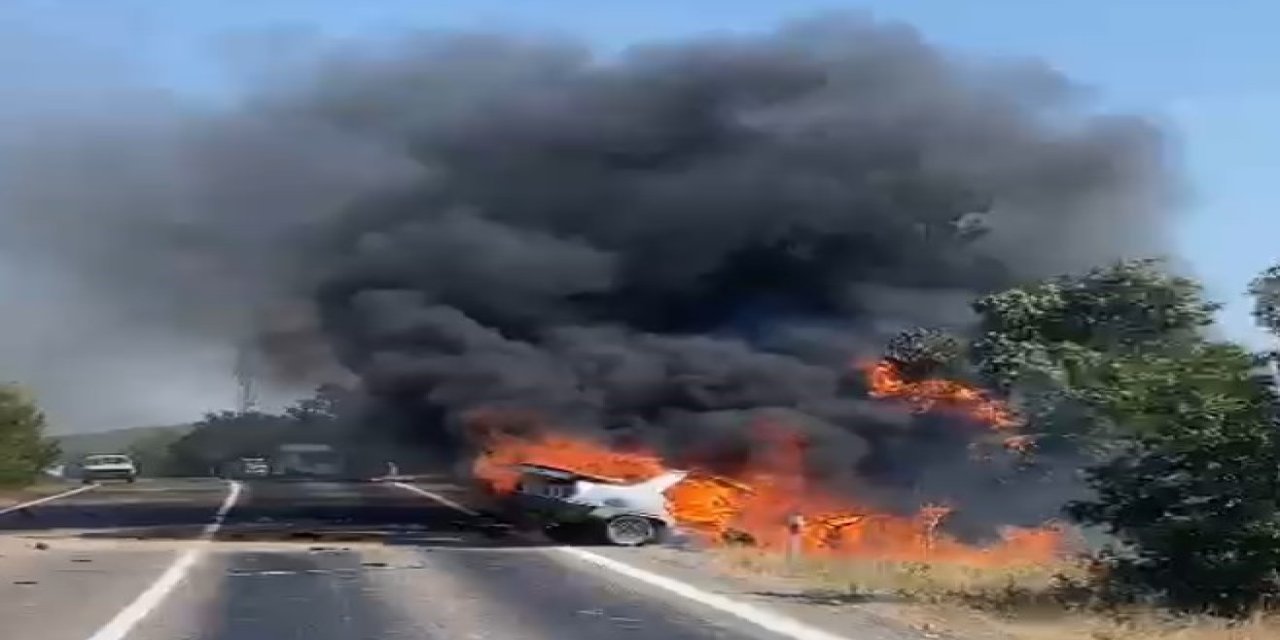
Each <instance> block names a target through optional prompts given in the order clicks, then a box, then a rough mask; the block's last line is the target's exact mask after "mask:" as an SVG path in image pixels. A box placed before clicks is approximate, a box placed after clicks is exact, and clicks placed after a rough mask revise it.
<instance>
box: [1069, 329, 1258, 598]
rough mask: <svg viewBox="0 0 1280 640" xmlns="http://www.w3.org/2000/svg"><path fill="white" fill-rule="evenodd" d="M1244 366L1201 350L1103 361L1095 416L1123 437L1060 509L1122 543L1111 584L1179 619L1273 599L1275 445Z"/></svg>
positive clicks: (1239, 359)
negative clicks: (1122, 429) (1084, 495)
mask: <svg viewBox="0 0 1280 640" xmlns="http://www.w3.org/2000/svg"><path fill="white" fill-rule="evenodd" d="M1253 364H1254V363H1253V359H1252V357H1251V356H1250V354H1249V353H1248V352H1246V351H1245V350H1243V349H1241V348H1240V347H1238V346H1235V345H1228V344H1215V343H1208V342H1206V343H1202V344H1199V345H1196V346H1195V347H1193V348H1191V349H1190V350H1189V351H1187V352H1184V353H1178V354H1175V355H1146V356H1142V357H1136V358H1131V359H1127V360H1123V361H1118V362H1113V363H1111V364H1110V365H1109V366H1108V367H1107V373H1106V374H1105V375H1104V378H1105V381H1106V383H1109V384H1108V385H1106V386H1099V387H1097V388H1095V389H1092V390H1091V391H1090V398H1091V400H1092V402H1093V403H1094V406H1096V407H1097V408H1098V410H1099V411H1100V412H1102V413H1103V414H1105V415H1106V416H1107V417H1108V418H1110V419H1111V420H1113V421H1115V422H1116V423H1118V424H1124V425H1126V426H1127V427H1128V428H1129V429H1128V432H1127V433H1126V434H1125V435H1124V437H1121V438H1118V439H1117V440H1116V441H1115V442H1114V443H1113V447H1114V448H1115V451H1114V453H1113V455H1111V456H1109V457H1107V458H1106V459H1105V460H1104V461H1103V462H1101V463H1099V464H1096V465H1095V466H1093V467H1092V468H1090V469H1089V470H1088V478H1089V483H1090V485H1091V486H1092V487H1093V488H1094V489H1095V491H1096V496H1095V497H1094V498H1092V499H1090V500H1086V501H1081V502H1077V503H1074V504H1072V505H1070V507H1069V510H1068V511H1069V513H1070V514H1071V515H1072V516H1073V517H1074V518H1076V519H1077V520H1079V521H1081V522H1084V523H1088V524H1096V525H1102V526H1104V527H1106V528H1107V529H1109V530H1110V532H1111V533H1112V534H1114V535H1116V536H1117V537H1118V538H1119V539H1120V540H1122V541H1123V542H1124V543H1125V544H1126V549H1125V551H1126V552H1125V553H1121V554H1118V555H1114V556H1112V557H1111V558H1109V563H1110V565H1111V569H1112V578H1113V579H1114V581H1115V584H1117V585H1120V586H1125V587H1138V588H1140V589H1142V590H1145V591H1149V592H1154V593H1156V594H1158V595H1159V596H1161V597H1162V598H1163V599H1164V600H1165V601H1166V602H1167V603H1169V604H1171V605H1173V606H1176V607H1178V608H1182V609H1203V610H1208V611H1212V612H1215V613H1223V614H1233V615H1234V614H1242V613H1246V612H1248V611H1249V610H1250V609H1251V608H1252V607H1255V606H1257V605H1259V604H1261V603H1263V602H1267V601H1269V600H1273V599H1274V598H1276V597H1277V596H1280V509H1278V506H1280V504H1278V499H1280V478H1278V477H1277V475H1278V473H1277V472H1278V470H1280V459H1277V455H1276V454H1277V451H1278V450H1280V449H1278V447H1280V441H1278V440H1277V437H1276V435H1277V433H1276V430H1275V428H1274V427H1273V425H1272V423H1271V420H1270V416H1269V404H1270V401H1271V399H1270V398H1269V397H1268V395H1267V394H1266V393H1265V391H1264V390H1263V389H1262V388H1261V387H1260V386H1259V385H1258V384H1257V382H1256V380H1255V379H1254V369H1253Z"/></svg>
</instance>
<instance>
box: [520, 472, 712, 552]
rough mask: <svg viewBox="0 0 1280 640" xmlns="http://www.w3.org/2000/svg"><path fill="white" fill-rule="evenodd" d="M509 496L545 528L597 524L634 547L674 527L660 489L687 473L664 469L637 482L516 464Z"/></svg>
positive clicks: (615, 541)
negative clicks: (511, 490) (516, 474)
mask: <svg viewBox="0 0 1280 640" xmlns="http://www.w3.org/2000/svg"><path fill="white" fill-rule="evenodd" d="M517 470H518V472H519V481H518V483H517V484H516V488H515V492H514V494H512V496H511V497H512V500H513V501H514V503H515V505H516V506H517V507H518V508H519V509H521V510H522V511H523V512H524V513H526V514H528V515H531V516H533V517H534V518H535V519H536V520H539V521H540V522H542V523H543V524H546V525H548V526H550V527H557V528H565V529H573V528H578V527H592V528H597V529H598V531H599V532H600V533H602V534H603V537H604V539H605V540H607V541H608V542H609V543H611V544H615V545H619V546H627V547H634V546H639V545H643V544H648V543H650V542H654V541H656V540H659V539H660V538H661V537H662V536H663V535H664V534H665V533H666V532H667V531H669V530H670V529H671V528H672V527H674V526H675V524H676V522H675V518H674V517H673V516H672V514H671V512H670V510H669V508H668V504H667V498H666V495H665V492H666V491H667V490H668V489H670V488H671V487H674V486H675V485H676V484H678V483H680V482H681V481H683V480H684V479H685V477H686V476H687V475H688V472H685V471H667V472H665V473H663V474H661V475H658V476H656V477H653V478H650V479H648V480H644V481H642V482H628V481H625V480H620V479H617V478H608V477H604V476H596V475H590V474H586V473H581V472H577V471H570V470H567V469H560V468H556V467H550V466H544V465H536V464H522V465H518V467H517Z"/></svg>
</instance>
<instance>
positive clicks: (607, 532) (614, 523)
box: [604, 516, 658, 547]
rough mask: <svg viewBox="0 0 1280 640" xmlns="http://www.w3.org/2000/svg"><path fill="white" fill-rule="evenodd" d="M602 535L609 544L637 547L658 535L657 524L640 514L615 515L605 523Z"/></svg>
mask: <svg viewBox="0 0 1280 640" xmlns="http://www.w3.org/2000/svg"><path fill="white" fill-rule="evenodd" d="M604 536H605V539H607V540H608V541H609V542H610V544H615V545H618V546H620V547H638V546H640V545H642V544H648V543H650V542H653V541H654V539H656V538H657V537H658V526H657V524H655V523H654V521H653V520H650V519H648V518H644V517H641V516H615V517H613V518H610V519H609V521H608V522H606V523H605V525H604Z"/></svg>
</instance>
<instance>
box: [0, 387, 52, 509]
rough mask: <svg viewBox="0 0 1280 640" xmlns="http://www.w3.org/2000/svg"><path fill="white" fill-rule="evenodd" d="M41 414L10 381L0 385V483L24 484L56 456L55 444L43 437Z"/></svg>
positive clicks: (29, 399) (31, 479)
mask: <svg viewBox="0 0 1280 640" xmlns="http://www.w3.org/2000/svg"><path fill="white" fill-rule="evenodd" d="M45 426H46V425H45V418H44V414H43V413H41V412H40V409H39V408H38V407H37V406H36V404H35V402H34V401H33V400H32V399H31V398H30V396H28V395H27V394H26V393H24V392H23V391H22V390H21V389H19V388H18V387H16V386H13V385H0V486H25V485H28V484H31V483H32V482H34V481H35V480H36V479H37V478H39V476H40V473H41V472H42V471H43V470H44V469H46V468H48V467H49V466H50V465H51V464H53V462H54V460H56V459H57V457H58V447H57V444H56V443H55V442H54V441H53V440H50V439H48V438H46V437H45V435H44V432H45Z"/></svg>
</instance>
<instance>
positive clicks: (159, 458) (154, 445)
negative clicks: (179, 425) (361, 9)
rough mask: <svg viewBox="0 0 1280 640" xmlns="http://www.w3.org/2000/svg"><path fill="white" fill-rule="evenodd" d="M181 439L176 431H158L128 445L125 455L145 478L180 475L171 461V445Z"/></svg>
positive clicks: (181, 435) (181, 436) (180, 435)
mask: <svg viewBox="0 0 1280 640" xmlns="http://www.w3.org/2000/svg"><path fill="white" fill-rule="evenodd" d="M182 438H183V434H181V433H179V432H176V431H158V432H156V433H152V434H149V435H147V436H144V437H142V438H141V439H139V440H138V441H136V442H134V443H133V444H131V445H129V447H128V449H127V451H126V453H128V454H129V457H131V458H133V461H134V463H135V464H137V465H138V470H139V472H140V473H142V474H143V475H146V476H152V477H155V476H169V475H181V474H180V473H179V470H178V469H177V468H176V464H175V461H174V459H173V445H174V444H175V443H177V442H178V441H179V440H181V439H182Z"/></svg>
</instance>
